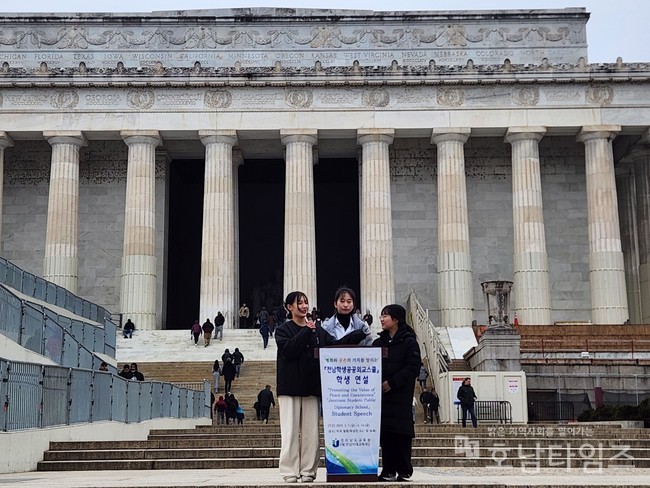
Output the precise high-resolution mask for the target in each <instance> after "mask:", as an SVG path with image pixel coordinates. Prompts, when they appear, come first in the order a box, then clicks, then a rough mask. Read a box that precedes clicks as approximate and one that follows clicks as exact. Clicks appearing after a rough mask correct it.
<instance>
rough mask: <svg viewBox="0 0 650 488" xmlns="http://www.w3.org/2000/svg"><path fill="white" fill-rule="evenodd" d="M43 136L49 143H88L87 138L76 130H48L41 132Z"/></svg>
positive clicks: (81, 144)
mask: <svg viewBox="0 0 650 488" xmlns="http://www.w3.org/2000/svg"><path fill="white" fill-rule="evenodd" d="M43 137H45V139H47V142H49V143H50V145H54V144H73V145H75V146H79V147H81V146H87V145H88V139H86V136H85V135H84V134H83V132H81V131H78V130H48V131H44V132H43Z"/></svg>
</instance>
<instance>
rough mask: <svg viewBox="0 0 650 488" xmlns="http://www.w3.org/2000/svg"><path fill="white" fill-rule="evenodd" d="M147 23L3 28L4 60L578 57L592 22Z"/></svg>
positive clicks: (28, 64)
mask: <svg viewBox="0 0 650 488" xmlns="http://www.w3.org/2000/svg"><path fill="white" fill-rule="evenodd" d="M141 20H142V22H141V24H142V25H132V24H119V23H115V22H113V23H110V22H108V23H105V24H102V25H82V24H80V23H74V22H70V23H66V22H62V21H58V22H57V21H52V22H50V23H47V24H46V23H44V22H40V23H39V22H37V23H34V24H30V23H25V24H19V23H15V24H13V23H9V24H5V25H4V26H0V64H1V63H3V62H6V63H9V64H10V65H11V66H18V67H24V68H33V67H38V66H39V64H40V63H47V64H48V66H51V67H56V68H66V67H68V68H69V67H76V66H77V65H78V64H79V63H80V62H84V63H86V65H87V66H88V67H108V66H115V65H116V64H117V63H118V62H120V63H123V64H124V66H126V67H141V66H152V65H153V64H154V63H157V62H160V63H163V64H164V65H165V66H172V67H191V66H192V65H193V64H194V63H195V62H200V63H201V64H202V65H203V66H209V67H226V66H233V65H234V64H235V63H240V65H241V66H256V67H257V66H273V64H274V63H275V62H277V61H279V62H281V63H282V64H283V66H293V67H309V66H313V64H314V62H315V61H319V62H321V63H322V64H323V66H347V65H349V64H350V63H351V62H352V61H354V60H358V61H359V62H360V63H362V64H364V65H373V64H377V65H381V64H385V63H386V61H388V63H390V61H391V60H393V59H395V60H397V61H398V62H399V63H400V64H402V65H416V66H422V65H426V64H428V63H429V61H430V60H432V59H433V60H435V62H436V63H437V64H439V65H458V64H464V63H465V62H466V61H467V59H470V58H471V59H473V60H474V61H475V62H476V63H479V64H489V63H495V62H502V61H503V60H504V59H506V58H509V59H511V61H512V62H514V63H539V62H541V60H542V59H544V58H547V59H549V60H551V62H554V63H560V62H569V63H576V62H577V61H578V60H579V59H580V58H581V57H584V58H585V59H586V58H587V41H586V32H585V22H584V21H583V20H561V19H560V20H558V19H554V20H550V19H545V18H541V17H540V18H539V19H499V20H494V21H489V22H486V21H485V20H483V21H471V20H468V21H466V22H462V23H461V22H458V21H451V22H450V21H448V20H445V21H441V20H439V21H437V22H418V21H411V20H405V21H403V22H398V23H395V22H380V21H376V20H375V21H368V22H335V21H328V22H325V21H322V20H321V21H318V22H313V23H309V22H304V23H302V24H301V23H300V22H293V23H282V22H278V23H277V25H275V24H274V23H273V22H265V23H260V24H253V25H246V23H245V22H238V23H230V24H228V23H224V22H223V21H222V22H221V23H216V24H215V23H213V24H212V25H209V24H205V25H202V24H199V25H182V22H181V23H180V25H175V26H173V27H172V26H169V25H165V24H160V23H156V22H155V21H150V20H149V19H146V18H143V19H141Z"/></svg>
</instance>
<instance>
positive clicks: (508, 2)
mask: <svg viewBox="0 0 650 488" xmlns="http://www.w3.org/2000/svg"><path fill="white" fill-rule="evenodd" d="M2 3H3V5H2V6H1V7H0V12H52V11H53V10H52V9H54V11H55V12H150V11H152V10H192V9H213V8H240V7H294V8H328V9H360V10H375V11H386V10H394V9H395V7H399V10H492V9H522V8H526V9H543V8H554V9H555V8H566V7H586V9H587V12H590V13H591V18H590V19H589V22H588V24H587V42H588V43H589V62H591V63H601V62H602V63H613V62H615V61H616V58H617V57H618V56H621V57H622V58H623V61H625V62H640V61H643V62H649V61H650V54H649V53H648V46H650V2H649V1H647V0H400V1H394V0H392V1H389V0H92V1H90V0H18V1H15V2H9V1H7V0H5V1H3V2H2ZM0 15H1V14H0Z"/></svg>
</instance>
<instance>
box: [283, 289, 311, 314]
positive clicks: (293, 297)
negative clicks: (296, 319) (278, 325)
mask: <svg viewBox="0 0 650 488" xmlns="http://www.w3.org/2000/svg"><path fill="white" fill-rule="evenodd" d="M302 298H304V299H305V301H306V302H307V303H309V298H307V295H305V294H304V293H303V292H301V291H292V292H291V293H289V294H288V295H287V298H285V299H284V308H285V309H286V311H287V319H289V320H290V319H291V318H292V317H291V311H290V310H289V305H293V304H294V303H296V302H297V301H298V300H300V299H302Z"/></svg>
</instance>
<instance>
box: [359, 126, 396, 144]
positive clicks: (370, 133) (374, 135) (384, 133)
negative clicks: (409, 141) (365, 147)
mask: <svg viewBox="0 0 650 488" xmlns="http://www.w3.org/2000/svg"><path fill="white" fill-rule="evenodd" d="M394 138H395V129H357V144H366V143H368V142H387V143H388V144H391V143H392V142H393V139H394Z"/></svg>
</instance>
